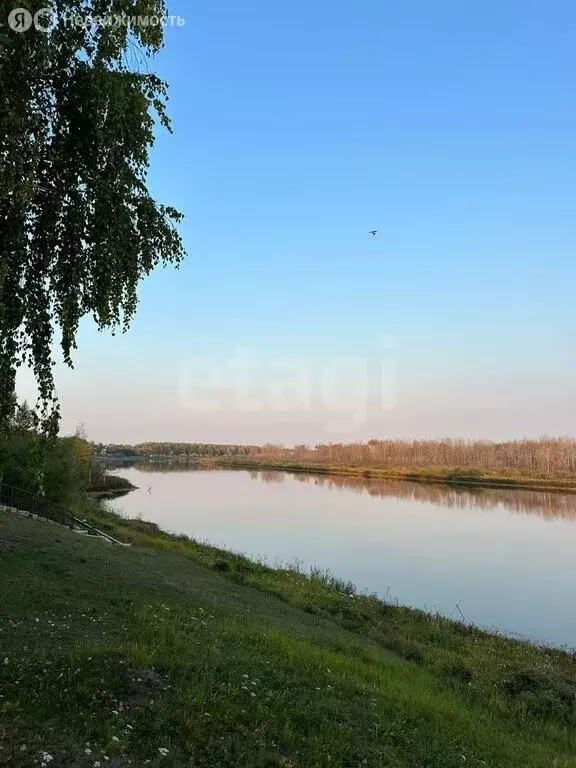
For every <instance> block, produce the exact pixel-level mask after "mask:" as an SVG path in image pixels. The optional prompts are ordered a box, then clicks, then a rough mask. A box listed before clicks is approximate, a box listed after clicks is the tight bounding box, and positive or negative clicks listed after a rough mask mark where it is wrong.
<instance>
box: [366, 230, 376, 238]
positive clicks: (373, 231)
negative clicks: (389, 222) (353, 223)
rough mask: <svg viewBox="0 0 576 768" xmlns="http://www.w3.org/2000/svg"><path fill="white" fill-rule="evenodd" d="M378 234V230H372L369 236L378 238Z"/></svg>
mask: <svg viewBox="0 0 576 768" xmlns="http://www.w3.org/2000/svg"><path fill="white" fill-rule="evenodd" d="M377 232H378V230H377V229H371V230H370V232H368V234H369V235H372V237H376V233H377Z"/></svg>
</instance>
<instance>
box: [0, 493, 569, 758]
mask: <svg viewBox="0 0 576 768" xmlns="http://www.w3.org/2000/svg"><path fill="white" fill-rule="evenodd" d="M80 516H86V517H89V518H90V519H91V521H92V522H93V523H95V524H96V525H97V526H98V527H99V528H103V529H106V530H107V531H108V532H109V533H111V534H112V535H114V536H116V537H118V538H120V539H124V540H130V541H131V542H132V543H133V546H132V547H131V548H129V549H125V548H120V547H115V546H113V545H109V544H106V543H104V542H103V541H102V540H99V539H91V538H88V537H85V536H80V535H77V534H74V533H72V532H70V531H68V530H67V529H65V528H60V527H57V526H52V525H48V524H47V523H42V522H38V521H33V520H29V519H20V518H16V517H13V516H12V515H9V514H7V513H4V514H2V515H0V552H1V557H0V606H1V611H0V616H1V619H0V630H1V631H0V652H1V659H2V665H1V666H0V687H1V698H0V747H1V749H0V764H9V765H11V766H12V765H13V766H18V767H19V768H23V767H24V766H32V765H34V764H35V763H34V761H35V760H36V761H37V762H36V765H38V766H40V765H41V764H42V762H44V763H45V764H46V765H50V766H52V767H53V768H56V766H58V767H59V766H82V767H84V766H86V767H88V766H104V765H110V766H126V765H134V766H143V765H151V766H174V767H175V766H185V765H186V766H196V767H199V766H202V767H204V766H238V767H240V766H242V767H243V768H244V767H245V766H251V767H252V766H284V767H285V768H288V767H291V768H295V767H296V766H298V768H304V767H311V766H314V767H318V768H320V767H322V768H324V767H325V766H343V767H344V766H347V767H351V766H363V765H367V766H390V767H391V768H404V767H406V768H408V767H410V768H417V767H419V766H426V767H427V768H456V766H463V765H466V766H469V765H472V766H490V767H491V768H495V767H496V766H502V767H504V766H506V768H510V767H511V768H514V766H518V768H520V766H521V767H522V768H526V767H527V766H534V767H535V766H557V768H559V767H560V766H564V767H566V766H576V759H575V758H574V757H573V755H574V753H575V752H576V735H575V726H576V712H575V709H574V700H575V696H576V659H575V657H574V656H573V655H571V654H567V653H563V652H561V651H553V650H541V649H537V648H536V647H533V646H530V645H525V644H521V643H518V642H514V641H509V640H505V639H503V638H500V637H497V636H493V635H489V634H486V633H483V632H480V631H478V630H476V629H474V628H471V627H467V626H464V625H462V624H458V623H455V622H451V621H448V620H445V619H442V618H439V617H436V616H432V615H429V614H425V613H422V612H419V611H412V610H408V609H404V608H401V607H398V606H394V605H388V604H384V603H382V602H379V601H377V600H376V599H374V598H370V597H367V596H358V595H354V589H353V587H352V586H351V585H348V584H345V583H344V582H339V581H338V580H336V579H333V578H331V577H330V576H328V575H323V574H319V573H316V574H312V576H311V577H308V576H305V575H303V574H301V573H298V572H297V571H294V570H273V569H270V568H268V567H266V566H264V565H261V564H257V563H252V562H250V561H248V560H246V559H245V558H243V557H241V556H237V555H234V554H232V553H229V552H225V551H222V550H218V549H215V548H212V547H209V546H205V545H201V544H199V543H197V542H194V541H192V540H189V539H187V538H186V537H173V536H169V535H167V534H165V533H162V532H161V531H160V530H158V528H156V527H155V526H154V525H152V524H149V523H145V522H142V521H137V520H135V521H124V520H122V519H120V518H118V517H117V516H115V515H112V514H109V513H105V512H101V511H99V510H97V509H96V508H95V507H93V506H90V507H87V508H86V509H85V510H83V512H82V513H80ZM46 754H47V755H49V756H51V757H52V758H53V759H52V760H49V759H48V758H47V757H46ZM147 761H150V762H147Z"/></svg>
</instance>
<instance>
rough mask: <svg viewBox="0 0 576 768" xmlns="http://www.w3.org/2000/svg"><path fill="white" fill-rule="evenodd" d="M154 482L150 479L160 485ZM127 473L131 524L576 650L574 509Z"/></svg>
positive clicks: (472, 496)
mask: <svg viewBox="0 0 576 768" xmlns="http://www.w3.org/2000/svg"><path fill="white" fill-rule="evenodd" d="M152 469H154V471H152ZM159 469H160V467H159V466H158V465H156V466H155V467H154V468H152V467H150V466H149V465H143V466H142V467H141V468H124V469H122V470H120V471H119V474H121V475H122V476H123V477H127V478H128V479H129V480H130V481H131V482H132V483H134V485H136V486H138V490H136V491H133V492H131V493H129V494H128V495H126V496H124V497H122V498H120V499H117V500H116V501H114V502H109V504H110V505H111V506H112V508H113V509H115V510H116V511H119V512H122V513H123V514H125V515H127V516H128V517H136V516H141V517H142V518H143V519H145V520H150V521H153V522H155V523H158V525H159V526H160V527H161V528H163V529H164V530H168V531H172V532H175V533H185V534H187V535H189V536H192V537H194V538H196V539H199V540H203V541H208V542H210V543H213V544H216V545H220V546H223V547H226V548H228V549H232V550H234V551H237V552H243V553H245V554H247V555H248V556H250V557H252V558H261V559H264V560H265V561H266V562H267V563H269V564H271V565H278V564H286V563H294V562H297V563H298V564H299V565H300V566H301V567H303V568H306V569H307V568H309V567H310V566H318V567H320V568H322V569H328V570H330V571H331V572H332V573H334V574H335V575H337V576H339V577H342V578H343V579H346V580H348V579H349V580H351V581H352V582H354V584H356V585H357V587H358V590H360V591H364V590H367V591H368V592H374V593H376V594H378V595H379V596H381V597H383V598H385V599H388V600H397V601H398V602H399V603H400V604H403V605H410V606H415V607H417V608H423V609H425V610H430V611H438V612H440V613H442V614H444V615H446V616H453V617H454V618H461V617H462V616H464V617H465V619H466V620H467V621H471V622H473V623H475V624H477V625H479V626H483V627H486V628H491V629H495V630H498V631H500V632H503V633H506V634H510V635H513V636H519V637H523V638H526V639H531V640H533V641H536V642H545V643H550V644H553V645H557V646H569V647H575V646H576V611H575V610H574V587H575V586H576V584H575V581H576V580H575V576H576V495H570V494H558V493H541V492H534V491H517V490H496V489H474V490H464V489H456V488H447V487H445V486H441V485H422V484H418V483H408V482H390V481H378V480H365V479H363V478H346V477H334V476H333V477H328V476H323V475H309V474H291V473H287V472H277V471H270V470H268V471H247V470H245V471H239V470H225V469H218V470H199V469H186V470H185V471H182V470H179V471H173V470H168V471H159Z"/></svg>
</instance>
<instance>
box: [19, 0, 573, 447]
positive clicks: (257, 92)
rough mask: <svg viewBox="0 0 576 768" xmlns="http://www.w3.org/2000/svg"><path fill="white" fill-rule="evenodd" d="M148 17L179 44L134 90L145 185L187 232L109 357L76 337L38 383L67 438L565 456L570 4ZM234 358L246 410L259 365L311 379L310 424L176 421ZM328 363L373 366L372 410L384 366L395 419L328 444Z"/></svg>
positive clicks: (317, 7)
mask: <svg viewBox="0 0 576 768" xmlns="http://www.w3.org/2000/svg"><path fill="white" fill-rule="evenodd" d="M169 7H170V11H171V12H172V13H175V14H180V15H181V16H183V17H184V18H185V20H186V23H185V25H184V26H183V27H175V28H172V29H168V30H167V35H166V48H165V49H164V50H163V52H162V53H161V54H160V56H158V57H157V59H156V60H155V62H154V63H153V64H152V65H151V66H152V67H153V68H155V69H156V70H157V71H158V72H159V74H161V76H163V77H164V78H165V79H166V80H167V81H168V82H169V84H170V113H171V116H172V120H173V126H174V134H173V135H172V136H170V135H167V134H164V133H162V134H160V135H159V137H158V142H157V146H156V148H155V150H154V152H153V156H152V170H151V174H150V184H151V188H152V191H153V193H154V195H155V196H156V197H158V198H159V199H161V200H162V201H165V202H170V203H172V204H174V205H175V206H176V207H178V208H179V209H180V210H182V211H183V212H184V213H185V215H186V221H185V223H184V224H183V226H182V228H181V231H182V235H183V237H184V241H185V245H186V248H187V251H188V260H187V262H186V264H185V265H183V266H182V267H181V269H180V270H179V271H172V270H168V271H158V272H156V273H155V274H154V275H153V276H152V277H150V278H149V279H148V280H147V281H146V283H144V284H143V285H142V288H141V292H140V296H141V304H140V309H139V314H138V316H137V319H136V320H135V322H134V325H133V328H132V330H131V331H130V333H129V334H128V335H127V336H125V337H123V338H111V337H110V336H109V335H101V334H97V333H96V332H95V331H94V330H93V329H92V328H91V327H90V324H89V323H85V324H84V325H83V326H82V328H81V333H80V337H79V347H80V348H79V351H78V353H77V357H76V360H77V369H76V370H75V371H74V372H72V373H68V372H63V371H61V370H59V371H58V377H59V389H60V393H61V397H62V403H63V412H64V427H65V429H66V428H67V429H70V428H73V426H74V423H75V422H78V421H84V422H86V425H87V427H88V431H89V433H90V434H91V435H92V436H93V437H94V438H96V439H102V440H118V441H119V440H126V441H137V440H143V439H146V438H150V439H174V440H196V439H198V440H214V441H228V440H230V441H232V440H234V441H240V442H251V441H263V440H278V441H284V442H287V443H291V442H294V441H299V440H302V441H314V440H316V439H365V438H366V437H370V436H379V437H381V436H382V437H383V436H386V435H402V436H414V437H417V436H431V435H444V434H449V435H461V436H464V437H466V436H470V437H475V436H486V437H498V438H499V437H508V436H519V435H539V434H542V433H576V408H575V406H576V394H575V392H576V387H575V386H574V385H575V384H576V376H575V374H576V363H575V361H574V346H575V345H574V339H575V332H576V309H575V298H574V292H575V288H576V258H575V257H576V46H575V44H574V30H575V29H576V6H575V5H574V3H573V2H568V1H564V2H559V1H554V2H551V3H547V4H545V3H542V2H529V1H527V0H506V1H505V2H503V1H502V0H499V1H498V2H495V1H494V0H488V1H485V2H482V3H462V2H446V1H445V0H442V1H440V2H436V3H430V2H428V1H427V0H426V1H425V0H418V2H416V1H414V0H412V1H410V0H407V1H406V2H396V1H394V2H388V1H386V0H360V1H358V2H355V3H352V2H340V1H338V0H331V1H330V2H327V1H325V0H314V1H313V2H310V0H308V1H307V2H304V1H303V0H291V2H278V1H272V2H271V1H270V0H245V1H243V0H197V1H196V2H189V1H185V0H174V1H173V2H171V3H169ZM371 229H378V230H379V233H378V236H377V237H376V238H374V239H373V238H372V237H371V236H370V235H369V234H368V231H369V230H371ZM383 340H384V341H385V342H386V340H388V342H386V343H390V341H393V347H392V348H391V349H388V348H386V349H385V350H384V351H383V348H382V346H381V344H382V341H383ZM238 347H244V348H246V349H247V350H249V352H250V354H252V355H253V356H255V357H258V358H260V359H261V361H262V364H261V366H260V368H259V369H258V373H257V374H255V377H254V381H255V382H256V386H257V388H261V389H262V392H264V394H266V392H267V391H268V389H269V387H270V386H271V385H270V381H271V379H273V378H274V377H276V380H278V379H279V378H280V379H282V374H281V373H280V374H279V373H278V370H279V368H278V365H279V363H278V361H279V360H280V359H282V358H291V359H292V360H298V361H299V365H300V369H301V370H304V369H309V371H310V380H311V381H312V384H311V386H312V389H313V390H314V391H313V393H312V395H313V397H312V400H313V405H312V408H311V410H309V411H306V410H305V409H304V410H302V409H300V410H298V409H292V410H291V409H290V408H288V409H287V410H285V411H282V412H280V411H279V410H278V408H274V407H268V405H265V406H262V407H260V408H258V409H256V411H254V412H250V413H247V412H245V411H242V412H241V413H240V412H239V409H238V408H237V407H236V406H234V405H233V404H232V405H230V403H229V401H228V400H227V399H226V398H227V397H228V396H227V395H226V396H223V399H220V400H219V402H220V405H219V406H218V407H215V408H214V409H213V410H212V411H211V412H210V413H206V412H204V413H199V412H198V409H196V410H195V407H193V408H192V409H191V408H189V407H187V405H190V403H189V400H190V398H191V397H192V395H191V394H190V391H191V390H190V387H189V386H188V384H189V381H188V380H187V379H186V370H187V365H188V364H189V362H190V360H192V359H195V358H198V357H199V356H200V357H206V356H208V357H210V358H212V359H213V360H214V361H216V363H215V364H217V365H218V366H220V368H221V370H222V371H226V370H228V368H227V367H226V366H227V365H228V363H227V362H226V361H227V360H228V358H230V356H232V355H234V354H235V350H236V349H237V348H238ZM350 355H353V356H356V357H361V358H362V359H366V360H367V361H369V365H368V367H369V371H370V374H369V378H370V386H369V389H370V391H371V392H372V391H373V390H374V391H375V390H377V389H378V381H377V375H376V373H374V372H375V371H376V370H378V363H377V361H378V360H380V359H385V360H386V361H387V362H389V363H391V364H392V366H393V370H394V373H393V374H389V376H391V377H393V384H394V402H393V403H392V405H393V407H391V408H390V409H389V410H387V411H386V412H385V413H381V412H377V411H378V409H376V410H374V409H368V411H367V412H366V418H364V419H360V420H358V424H356V426H355V428H354V429H353V430H351V429H348V430H347V431H348V434H339V433H338V428H336V427H334V424H333V419H332V421H330V419H328V421H330V424H328V421H327V417H326V408H327V407H328V410H330V403H328V406H327V404H326V402H324V401H323V400H322V396H320V395H319V394H318V393H319V391H320V389H321V385H320V384H319V382H320V380H321V377H322V375H323V374H322V371H325V370H326V366H330V365H332V364H333V363H334V361H335V360H339V359H340V358H341V357H343V356H350ZM223 377H224V379H226V380H227V374H224V375H223ZM343 378H344V380H346V376H344V377H343ZM183 381H184V385H183V384H182V382H183ZM251 381H252V380H251ZM227 383H229V382H228V381H227ZM277 383H278V381H277ZM348 383H349V382H348ZM344 384H346V381H344ZM338 386H340V384H339V385H338ZM183 387H184V390H185V391H186V392H187V393H188V394H187V395H183V394H182V391H183ZM207 388H208V389H209V382H207ZM23 390H24V392H25V391H26V382H25V383H24V385H23ZM340 390H341V394H342V396H341V398H340V400H339V403H340V404H341V408H342V409H343V408H344V406H345V404H346V402H347V400H346V398H347V397H348V395H347V394H346V387H345V386H344V388H343V389H342V387H340ZM340 390H339V391H340ZM299 391H300V390H299ZM205 394H206V392H204V394H203V396H205ZM357 394H358V391H356V395H357ZM351 396H352V397H353V396H355V395H354V392H352V395H351ZM232 399H233V398H232ZM264 399H265V400H266V397H265V398H264ZM268 399H269V398H268ZM224 401H225V402H224ZM266 403H268V400H266ZM339 407H340V406H339ZM332 415H333V414H332ZM360 421H361V422H362V423H361V424H360ZM327 424H328V426H327Z"/></svg>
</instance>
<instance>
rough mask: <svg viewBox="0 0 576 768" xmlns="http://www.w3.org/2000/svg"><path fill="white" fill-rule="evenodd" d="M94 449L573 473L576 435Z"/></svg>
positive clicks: (575, 471) (166, 444)
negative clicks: (291, 445)
mask: <svg viewBox="0 0 576 768" xmlns="http://www.w3.org/2000/svg"><path fill="white" fill-rule="evenodd" d="M94 450H95V453H97V454H101V455H102V454H103V455H107V456H110V457H115V456H117V457H125V458H130V457H134V458H135V459H137V458H138V457H146V458H170V459H175V460H180V461H185V460H188V459H199V458H204V457H227V456H228V457H237V458H246V459H249V458H254V459H258V460H260V461H262V460H265V459H274V460H276V461H278V460H283V459H285V460H290V461H297V462H314V463H321V464H323V465H326V464H330V465H341V466H355V467H402V468H409V467H424V468H426V467H444V468H460V469H468V470H479V471H499V470H516V471H520V472H541V473H554V474H558V473H567V474H576V440H574V439H572V438H542V439H539V440H514V441H508V442H490V441H487V440H452V439H444V440H369V441H368V442H366V443H320V444H318V445H315V446H308V445H297V446H295V447H294V448H286V447H284V446H281V445H273V444H267V445H262V446H257V445H219V444H212V443H169V442H163V443H159V442H150V443H139V444H137V445H104V444H102V443H98V444H95V445H94Z"/></svg>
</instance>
